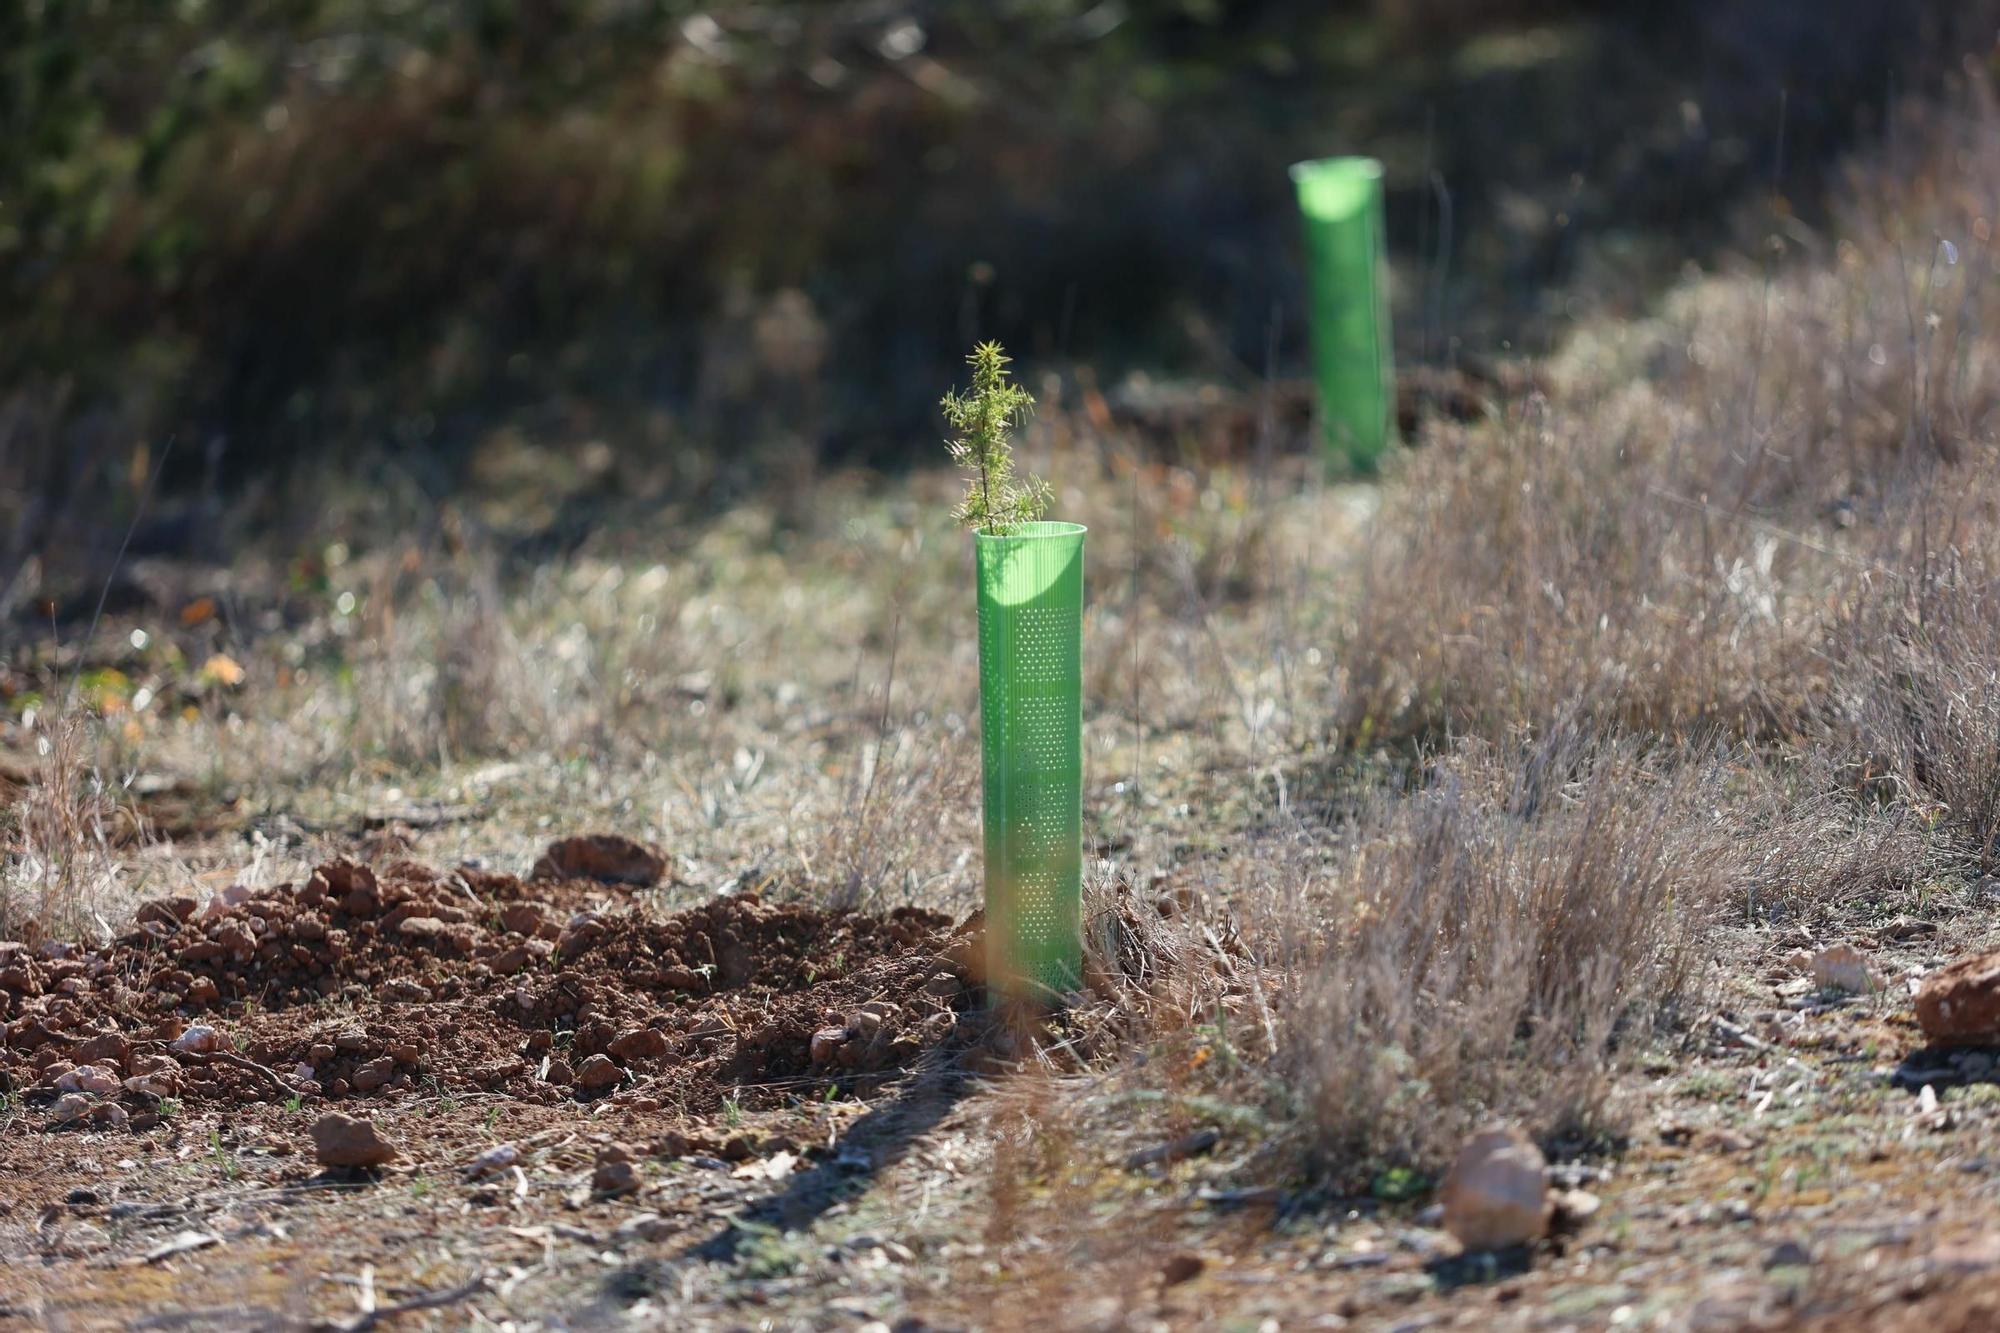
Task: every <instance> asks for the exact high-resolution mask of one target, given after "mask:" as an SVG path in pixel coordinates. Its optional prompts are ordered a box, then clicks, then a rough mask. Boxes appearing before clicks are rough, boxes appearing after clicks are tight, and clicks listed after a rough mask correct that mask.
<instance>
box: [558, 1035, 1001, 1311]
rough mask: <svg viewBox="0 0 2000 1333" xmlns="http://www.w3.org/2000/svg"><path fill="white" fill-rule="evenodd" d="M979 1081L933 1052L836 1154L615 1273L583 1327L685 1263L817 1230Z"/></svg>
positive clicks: (851, 1130) (718, 1258)
mask: <svg viewBox="0 0 2000 1333" xmlns="http://www.w3.org/2000/svg"><path fill="white" fill-rule="evenodd" d="M977 1085H978V1080H977V1079H975V1078H974V1077H973V1076H972V1075H970V1074H968V1073H966V1072H965V1070H964V1069H962V1068H961V1067H960V1065H959V1062H958V1060H957V1059H956V1058H955V1057H954V1056H953V1055H948V1054H946V1053H944V1052H932V1053H931V1055H930V1056H929V1057H928V1058H927V1059H926V1060H925V1061H924V1062H923V1063H922V1064H920V1065H919V1066H918V1067H917V1068H916V1070H915V1071H914V1072H913V1073H912V1074H911V1076H910V1077H909V1079H908V1080H907V1081H906V1082H904V1083H903V1084H902V1085H901V1086H900V1087H899V1088H897V1089H896V1091H895V1092H894V1093H893V1094H892V1095H891V1097H890V1098H889V1100H887V1101H886V1102H884V1103H883V1104H882V1105H880V1106H877V1107H876V1108H874V1109H873V1110H870V1111H869V1112H867V1113H866V1114H865V1115H863V1116H862V1117H861V1118H860V1119H859V1120H856V1121H855V1122H854V1123H853V1124H852V1125H851V1126H849V1127H848V1130H847V1132H846V1133H845V1134H844V1135H843V1136H842V1137H841V1139H840V1141H839V1143H838V1144H837V1145H835V1147H834V1148H833V1150H832V1151H831V1152H828V1153H825V1154H823V1155H822V1156H821V1157H820V1158H819V1160H817V1161H815V1162H814V1164H813V1165H812V1166H811V1167H810V1168H808V1169H806V1170H803V1171H799V1172H797V1173H795V1174H794V1175H792V1176H791V1177H790V1178H789V1179H788V1180H787V1181H786V1183H785V1185H784V1188H782V1189H781V1190H779V1191H778V1192H777V1193H775V1194H773V1195H771V1196H770V1197H769V1198H766V1199H764V1200H761V1201H760V1202H758V1203H756V1204H754V1205H752V1206H751V1207H750V1208H748V1209H747V1210H745V1211H744V1212H742V1213H739V1214H737V1215H735V1216H733V1217H730V1218H728V1219H727V1220H725V1221H724V1222H723V1223H722V1226H721V1228H720V1229H719V1230H717V1231H716V1232H715V1233H714V1234H712V1235H709V1236H707V1237H706V1238H705V1239H699V1240H691V1241H690V1242H688V1243H687V1244H685V1245H683V1246H682V1247H680V1248H679V1249H677V1250H675V1251H674V1252H672V1253H671V1254H668V1255H665V1256H663V1257H661V1258H659V1259H656V1260H646V1261H641V1263H640V1264H638V1265H633V1264H627V1265H623V1266H621V1267H619V1268H618V1269H616V1270H614V1271H612V1272H611V1273H609V1274H608V1275H607V1276H606V1277H605V1279H604V1281H603V1282H602V1284H601V1285H600V1287H599V1295H598V1298H597V1300H596V1301H595V1302H594V1303H593V1305H592V1307H591V1308H590V1309H589V1310H587V1311H583V1312H580V1319H581V1322H580V1323H578V1324H577V1325H576V1326H577V1327H598V1326H600V1324H602V1325H604V1326H609V1324H610V1323H613V1322H617V1320H618V1318H619V1317H620V1316H618V1315H617V1314H616V1313H615V1312H617V1311H622V1310H623V1309H624V1308H625V1307H626V1306H628V1305H630V1304H631V1302H632V1301H633V1300H635V1299H637V1298H638V1297H640V1296H643V1295H644V1294H646V1293H647V1292H648V1291H651V1290H653V1289H655V1288H656V1287H657V1286H658V1285H659V1283H660V1281H661V1275H662V1274H663V1273H665V1272H667V1271H670V1270H672V1269H674V1268H676V1267H677V1266H679V1265H680V1264H683V1263H686V1262H689V1261H693V1262H696V1263H719V1264H728V1263H731V1262H733V1261H734V1260H735V1259H736V1258H737V1253H738V1250H739V1248H740V1247H741V1246H742V1245H743V1244H744V1243H745V1241H746V1240H748V1239H749V1238H751V1237H754V1236H758V1235H767V1234H769V1233H770V1232H772V1231H777V1232H782V1233H793V1232H799V1231H804V1230H806V1229H808V1228H810V1227H811V1226H812V1225H813V1223H815V1222H816V1221H818V1220H819V1219H820V1218H821V1217H823V1216H824V1215H825V1214H826V1213H827V1212H828V1211H829V1210H831V1209H832V1208H833V1207H834V1206H835V1205H837V1204H839V1203H841V1202H843V1201H844V1200H848V1199H852V1198H854V1197H855V1196H856V1195H858V1194H861V1193H863V1192H864V1191H866V1190H867V1189H868V1187H869V1186H870V1184H871V1183H872V1182H874V1181H875V1180H876V1179H877V1178H878V1177H879V1176H880V1175H881V1174H882V1173H883V1172H884V1171H886V1170H887V1169H888V1168H889V1167H891V1166H893V1165H894V1164H895V1163H896V1162H898V1161H900V1160H901V1159H902V1158H903V1156H904V1155H905V1154H907V1153H908V1152H909V1151H910V1149H911V1148H912V1147H913V1146H914V1145H915V1144H916V1143H917V1142H918V1141H919V1140H920V1139H922V1138H923V1137H924V1136H925V1135H926V1134H928V1133H930V1132H931V1131H932V1130H933V1129H935V1128H937V1126H938V1125H939V1124H941V1123H942V1122H943V1121H944V1119H945V1118H946V1117H947V1116H949V1115H950V1114H951V1112H952V1110H953V1109H954V1108H956V1107H957V1106H958V1104H959V1103H960V1102H962V1101H964V1100H965V1098H966V1097H967V1096H968V1095H970V1093H971V1092H972V1091H973V1089H974V1088H975V1087H976V1086H977Z"/></svg>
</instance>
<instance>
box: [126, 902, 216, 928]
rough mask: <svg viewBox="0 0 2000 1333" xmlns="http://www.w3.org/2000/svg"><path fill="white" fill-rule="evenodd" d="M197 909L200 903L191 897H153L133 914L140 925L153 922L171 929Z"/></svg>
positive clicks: (191, 915)
mask: <svg viewBox="0 0 2000 1333" xmlns="http://www.w3.org/2000/svg"><path fill="white" fill-rule="evenodd" d="M198 910H200V905H199V904H197V903H196V902H195V900H194V899H192V898H184V897H179V896H175V897H172V898H155V899H153V900H152V901H151V902H149V903H145V904H142V905H141V906H140V908H139V910H138V912H137V913H136V914H135V916H134V919H135V920H136V921H138V922H139V924H141V925H145V924H146V923H148V922H153V923H155V924H158V925H162V926H165V927H167V928H168V929H169V930H173V929H177V928H178V927H179V926H180V924H181V923H182V922H183V921H186V920H188V919H190V918H191V917H193V916H194V914H195V912H196V911H198Z"/></svg>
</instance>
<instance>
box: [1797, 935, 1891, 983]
mask: <svg viewBox="0 0 2000 1333" xmlns="http://www.w3.org/2000/svg"><path fill="white" fill-rule="evenodd" d="M1812 979H1813V984H1814V985H1815V986H1818V987H1819V988H1820V989H1821V990H1837V991H1847V992H1849V993H1851V994H1854V995H1866V994H1868V993H1869V992H1870V991H1873V990H1878V989H1880V985H1881V984H1880V983H1879V982H1878V981H1876V979H1875V974H1874V973H1873V972H1871V971H1869V969H1868V960H1867V959H1866V958H1864V957H1862V956H1861V951H1860V950H1859V949H1857V948H1855V947H1854V946H1853V945H1851V944H1836V945H1833V946H1832V947H1831V948H1826V949H1821V950H1820V951H1819V952H1818V953H1816V954H1814V955H1813V960H1812Z"/></svg>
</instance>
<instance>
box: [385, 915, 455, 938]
mask: <svg viewBox="0 0 2000 1333" xmlns="http://www.w3.org/2000/svg"><path fill="white" fill-rule="evenodd" d="M444 932H445V923H444V922H443V921H441V920H439V919H438V918H437V917H434V916H406V917H404V918H403V919H402V921H401V922H400V923H399V924H398V925H397V927H396V933H397V934H399V935H409V936H411V937H413V938H415V939H429V938H430V937H431V936H433V935H442V934H444Z"/></svg>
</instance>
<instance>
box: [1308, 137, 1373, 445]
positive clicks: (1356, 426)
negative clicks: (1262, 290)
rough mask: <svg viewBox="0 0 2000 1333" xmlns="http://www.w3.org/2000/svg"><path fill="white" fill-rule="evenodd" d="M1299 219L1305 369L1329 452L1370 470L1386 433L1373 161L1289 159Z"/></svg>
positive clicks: (1356, 159)
mask: <svg viewBox="0 0 2000 1333" xmlns="http://www.w3.org/2000/svg"><path fill="white" fill-rule="evenodd" d="M1292 182H1293V184H1294V185H1296V186H1297V187H1298V192H1299V212H1300V214H1301V215H1302V216H1303V217H1304V220H1305V249H1306V291H1307V298H1308V303H1309V309H1308V313H1309V315H1310V318H1311V323H1312V346H1313V369H1314V373H1315V375H1316V376H1317V378H1318V380H1319V398H1320V420H1321V423H1322V426H1323V428H1324V430H1325V434H1326V443H1327V450H1328V454H1329V459H1330V461H1334V462H1340V461H1345V463H1347V464H1348V465H1349V466H1351V467H1353V468H1355V469H1357V470H1359V471H1364V472H1366V471H1373V470H1374V468H1375V466H1376V464H1377V463H1378V461H1379V460H1380V458H1381V455H1382V451H1383V450H1384V449H1385V448H1387V447H1388V445H1389V442H1390V441H1391V439H1393V438H1394V436H1393V433H1392V432H1393V430H1394V425H1393V422H1392V420H1391V416H1390V414H1391V412H1392V410H1393V408H1394V405H1395V399H1394V394H1395V388H1394V366H1393V364H1392V349H1391V346H1390V342H1389V305H1388V301H1387V297H1386V293H1385V292H1384V289H1383V288H1384V284H1383V278H1384V273H1383V268H1384V265H1385V262H1386V261H1385V259H1384V251H1383V221H1382V164H1381V163H1380V162H1377V161H1376V160H1375V159H1374V158H1372V157H1329V158H1322V159H1320V160H1319V161H1316V162H1300V163H1298V164H1297V165H1296V166H1294V167H1293V168H1292Z"/></svg>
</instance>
